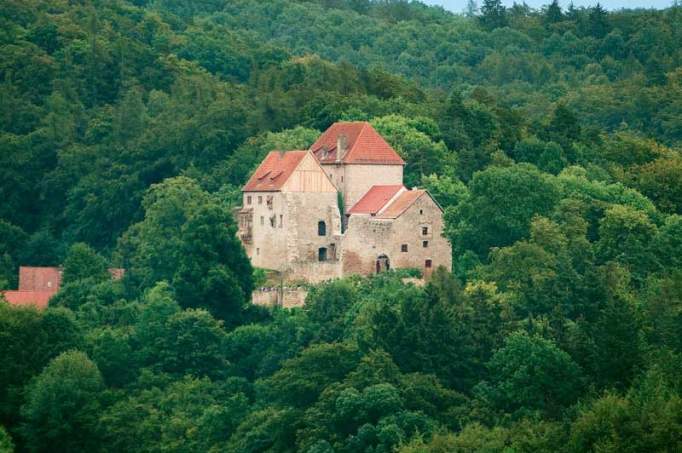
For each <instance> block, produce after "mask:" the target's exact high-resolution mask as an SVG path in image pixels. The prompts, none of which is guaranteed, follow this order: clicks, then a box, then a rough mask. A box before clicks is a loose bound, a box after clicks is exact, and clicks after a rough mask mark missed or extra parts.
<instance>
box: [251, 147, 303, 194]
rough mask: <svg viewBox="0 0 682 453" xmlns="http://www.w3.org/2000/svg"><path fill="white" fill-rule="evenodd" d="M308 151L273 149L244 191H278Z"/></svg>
mask: <svg viewBox="0 0 682 453" xmlns="http://www.w3.org/2000/svg"><path fill="white" fill-rule="evenodd" d="M307 152H308V151H287V152H281V151H271V152H270V153H269V154H268V155H267V156H266V157H265V159H263V162H261V164H260V165H259V166H258V168H257V169H256V171H255V172H254V173H253V175H251V178H250V179H249V181H248V182H247V183H246V185H245V186H244V188H243V189H242V190H243V191H244V192H277V191H278V190H280V189H281V188H282V186H283V185H284V183H285V182H287V180H288V179H289V176H291V174H292V173H293V172H294V170H295V169H296V167H298V164H299V163H300V162H301V160H303V158H304V157H305V155H306V153H307Z"/></svg>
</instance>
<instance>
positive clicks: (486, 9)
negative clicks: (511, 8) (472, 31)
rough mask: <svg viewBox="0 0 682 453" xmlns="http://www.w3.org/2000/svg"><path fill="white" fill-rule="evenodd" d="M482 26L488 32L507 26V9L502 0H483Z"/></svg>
mask: <svg viewBox="0 0 682 453" xmlns="http://www.w3.org/2000/svg"><path fill="white" fill-rule="evenodd" d="M480 21H481V24H482V25H483V26H484V27H485V28H487V29H488V30H494V29H495V28H500V27H505V26H506V25H507V9H506V8H505V7H504V5H502V1H501V0H483V6H481V17H480Z"/></svg>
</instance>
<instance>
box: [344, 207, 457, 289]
mask: <svg viewBox="0 0 682 453" xmlns="http://www.w3.org/2000/svg"><path fill="white" fill-rule="evenodd" d="M422 227H426V228H427V234H422ZM442 233H443V218H442V212H441V211H440V209H439V208H438V206H437V205H436V204H435V202H434V201H433V200H432V199H431V198H430V197H429V196H427V195H424V196H422V197H421V198H419V199H418V200H417V201H416V202H415V203H414V204H413V205H412V206H410V208H408V210H407V211H405V212H404V213H403V214H402V215H401V216H400V217H398V218H397V219H377V218H375V217H372V216H369V215H353V216H351V217H350V220H349V224H348V229H347V231H346V233H345V234H344V238H343V274H344V275H348V274H364V275H367V274H371V273H374V272H376V261H377V258H378V257H379V256H380V255H386V256H387V257H388V258H389V262H390V266H391V268H418V269H421V270H422V271H423V272H424V274H425V275H427V276H428V274H430V273H431V272H432V271H433V270H434V269H435V268H436V267H438V266H445V267H446V268H447V269H448V270H451V268H452V248H451V246H450V243H449V242H448V241H447V239H445V238H444V237H443V236H442ZM424 241H427V244H426V247H424ZM403 245H406V246H407V251H406V252H404V251H403V249H402V246H403ZM426 260H431V267H430V268H427V267H426Z"/></svg>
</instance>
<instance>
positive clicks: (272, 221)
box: [270, 215, 277, 228]
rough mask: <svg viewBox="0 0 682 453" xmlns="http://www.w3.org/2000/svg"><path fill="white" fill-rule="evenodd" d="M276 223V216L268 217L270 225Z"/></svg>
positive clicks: (273, 225) (272, 225)
mask: <svg viewBox="0 0 682 453" xmlns="http://www.w3.org/2000/svg"><path fill="white" fill-rule="evenodd" d="M276 224H277V217H276V216H274V215H273V216H271V217H270V226H271V227H273V228H275V226H276Z"/></svg>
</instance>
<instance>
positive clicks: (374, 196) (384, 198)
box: [348, 184, 404, 215]
mask: <svg viewBox="0 0 682 453" xmlns="http://www.w3.org/2000/svg"><path fill="white" fill-rule="evenodd" d="M402 189H404V186H403V185H402V184H398V185H392V186H372V187H371V188H370V189H369V190H368V191H367V193H366V194H364V195H363V196H362V198H360V199H359V200H358V201H357V202H356V203H355V204H354V205H353V207H352V208H350V210H349V211H348V214H370V215H376V213H377V212H379V211H381V209H382V208H383V207H384V206H385V205H386V203H388V202H389V201H390V200H391V199H392V198H393V197H394V196H395V195H396V194H397V193H398V192H399V191H400V190H402Z"/></svg>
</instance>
